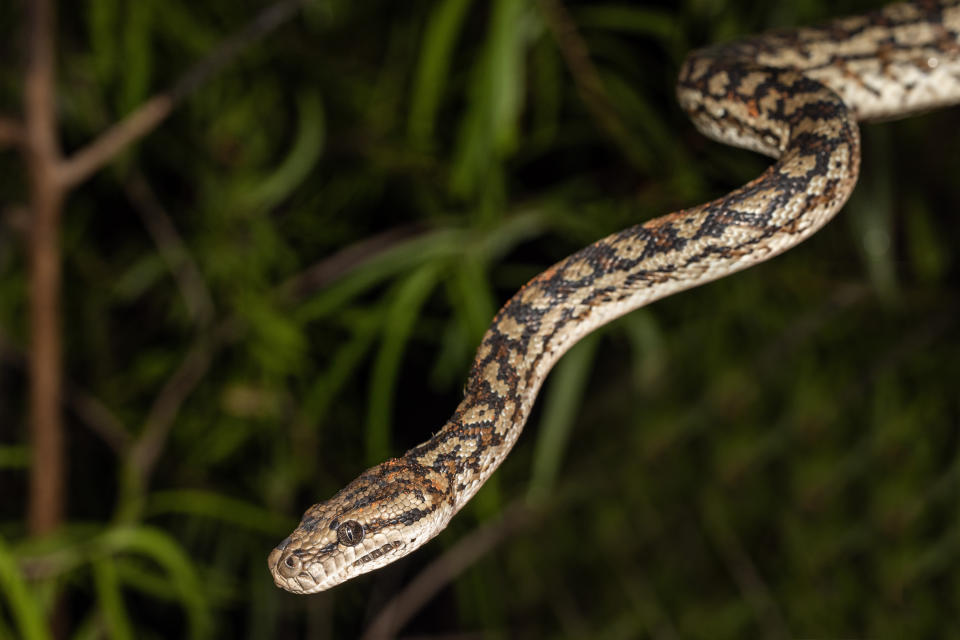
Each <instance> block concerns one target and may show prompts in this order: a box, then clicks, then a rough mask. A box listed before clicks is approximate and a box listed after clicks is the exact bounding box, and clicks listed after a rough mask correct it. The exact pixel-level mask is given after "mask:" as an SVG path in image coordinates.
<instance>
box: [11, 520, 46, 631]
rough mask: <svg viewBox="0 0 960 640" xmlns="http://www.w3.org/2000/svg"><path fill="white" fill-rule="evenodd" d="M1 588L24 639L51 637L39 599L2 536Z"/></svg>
mask: <svg viewBox="0 0 960 640" xmlns="http://www.w3.org/2000/svg"><path fill="white" fill-rule="evenodd" d="M0 589H2V594H3V596H4V599H5V600H6V603H7V607H9V610H10V613H11V614H12V616H13V618H14V622H15V623H16V626H17V629H19V630H20V635H21V637H22V638H23V639H24V640H43V639H44V638H49V637H50V635H49V634H48V633H47V629H46V624H45V623H44V612H43V611H42V610H41V609H40V608H39V607H38V605H37V600H36V599H34V598H33V597H32V596H31V595H30V591H29V589H28V588H27V583H26V580H25V579H24V577H23V575H21V573H20V569H19V567H17V562H16V560H15V559H14V556H13V555H12V554H11V553H10V549H9V547H7V545H6V542H5V541H4V539H3V538H2V537H0Z"/></svg>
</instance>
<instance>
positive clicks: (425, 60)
mask: <svg viewBox="0 0 960 640" xmlns="http://www.w3.org/2000/svg"><path fill="white" fill-rule="evenodd" d="M59 5H60V6H59V7H58V11H59V16H58V19H57V25H56V29H55V37H56V46H57V73H58V77H57V81H56V91H57V95H56V114H57V118H58V131H59V133H60V136H61V140H62V145H63V147H64V150H65V152H66V153H70V152H71V151H74V150H76V149H78V148H81V147H83V145H85V144H86V143H87V142H88V141H90V140H91V139H93V138H95V137H96V136H97V134H98V133H100V132H101V131H103V130H104V129H105V128H107V127H108V126H109V125H110V124H111V123H113V122H115V121H117V120H118V119H120V118H121V117H123V116H124V115H126V114H128V113H130V112H132V111H133V110H134V109H135V108H136V107H137V106H138V105H140V104H141V103H143V101H144V100H146V99H148V98H149V97H150V96H151V95H153V94H155V93H156V92H158V91H162V90H164V89H166V88H167V87H169V86H171V85H173V84H174V83H176V81H177V79H178V78H180V77H181V76H182V74H184V73H186V72H187V71H188V70H189V69H190V68H191V67H193V66H194V65H195V64H197V63H198V62H199V61H200V60H202V59H204V57H205V56H207V55H209V54H210V52H211V51H214V50H216V49H217V47H218V46H220V45H221V44H222V42H223V41H224V38H226V37H227V36H228V35H229V34H231V33H235V32H236V31H238V30H239V29H241V28H242V27H243V25H244V24H246V23H247V22H248V21H249V20H251V18H252V17H253V16H254V14H256V13H257V12H258V11H260V9H261V8H262V7H264V6H267V5H266V4H261V3H257V2H252V1H238V0H208V1H205V2H202V3H196V2H187V1H186V0H136V1H133V0H127V1H125V0H91V1H89V2H84V3H66V2H61V3H59ZM876 6H878V3H871V2H855V1H852V0H851V1H842V2H826V0H804V1H798V2H791V3H769V2H759V1H757V2H739V3H728V2H721V1H719V0H688V1H686V2H681V3H667V2H649V3H629V2H625V1H621V2H617V1H615V0H610V1H609V2H602V3H590V2H569V3H563V4H560V3H559V2H557V1H556V0H551V1H548V2H531V1H526V0H493V1H491V2H477V1H474V2H470V1H469V0H442V1H439V2H425V1H409V2H396V1H393V0H376V1H374V0H365V1H363V2H350V1H348V0H327V1H321V0H316V1H314V2H309V3H307V4H306V5H305V7H304V8H303V10H302V11H300V12H299V13H297V14H296V15H295V16H294V17H293V18H292V19H291V20H289V21H286V22H284V23H283V24H281V25H279V26H278V27H277V28H276V29H275V30H273V31H271V32H270V33H269V34H267V35H266V37H265V38H263V39H262V40H260V41H258V42H255V43H252V44H249V46H245V47H244V49H243V52H242V54H241V55H240V56H239V57H238V58H236V59H235V60H233V61H231V62H230V63H229V64H228V65H227V66H226V67H225V69H224V70H223V72H222V73H219V74H217V75H215V76H214V77H212V78H211V79H209V80H207V81H205V82H203V83H202V85H201V86H200V87H199V88H198V90H197V91H196V92H194V93H192V94H191V95H190V96H189V97H187V98H186V100H185V101H184V102H183V103H182V104H180V105H179V106H178V107H177V108H176V109H175V110H174V112H173V113H172V115H171V116H170V118H169V119H167V120H166V121H164V122H163V123H161V124H160V126H159V127H157V128H156V129H155V130H153V131H152V132H150V133H149V134H148V135H146V136H145V137H143V138H142V139H141V140H139V141H138V142H137V143H135V144H134V145H132V146H129V147H127V148H126V149H124V151H123V152H122V153H120V154H119V155H116V157H114V158H113V160H112V161H111V162H110V163H109V165H108V166H106V167H105V168H103V169H102V170H100V171H99V172H98V173H96V174H95V175H94V176H93V177H92V178H91V179H90V180H89V181H87V182H86V183H84V184H82V185H80V186H78V187H77V188H76V189H75V190H74V191H73V192H72V193H70V195H69V198H68V200H67V201H66V204H65V208H64V218H63V223H62V229H61V238H62V246H63V249H62V262H61V264H62V270H63V277H64V290H63V293H62V296H61V301H62V310H61V318H62V320H61V322H62V336H63V341H64V375H65V380H66V382H65V385H66V392H65V398H64V405H63V411H64V415H65V420H66V432H67V439H68V440H67V454H68V461H69V462H68V474H69V475H68V478H69V481H68V484H67V507H66V509H67V511H66V521H65V522H64V523H63V525H62V526H61V527H60V528H59V530H58V531H57V532H56V533H54V534H52V535H49V536H45V537H40V538H38V537H31V536H30V535H29V533H28V529H27V525H26V521H25V514H26V513H27V510H28V500H27V495H28V484H29V474H28V467H29V464H30V459H31V458H30V455H29V442H30V438H29V427H28V419H27V413H28V412H27V402H26V390H27V388H28V375H27V370H26V368H25V364H24V358H25V353H26V352H27V349H28V346H27V345H28V337H29V335H30V331H31V327H30V322H29V314H28V309H27V294H28V279H27V272H28V261H27V243H26V241H25V233H26V232H25V229H26V228H27V226H28V225H29V224H30V213H29V205H30V203H29V197H30V196H29V193H28V190H27V185H26V177H25V175H26V174H25V169H24V162H23V158H22V156H21V155H20V154H18V153H17V151H16V148H15V145H11V146H9V147H7V148H5V149H4V150H3V151H2V152H0V194H2V196H0V198H2V202H0V204H2V210H0V541H2V544H0V637H5V636H14V637H16V636H19V635H21V634H23V633H27V632H26V631H24V629H25V628H27V627H24V626H21V625H22V624H24V623H23V622H22V621H23V620H25V619H30V618H31V616H33V617H34V618H37V616H39V617H41V618H43V619H48V618H52V619H53V620H54V627H55V628H56V629H58V631H57V634H58V635H59V636H60V637H75V638H96V637H114V638H125V637H127V638H134V637H135V638H160V637H171V638H172V637H186V636H192V637H224V638H245V637H249V638H274V637H290V638H300V637H303V638H327V637H333V638H350V637H358V636H360V635H361V634H362V633H363V631H364V630H365V629H367V628H368V627H369V625H371V624H372V623H373V622H374V619H375V618H376V617H377V615H378V613H379V612H381V611H382V610H383V609H384V607H385V606H387V605H388V603H390V602H391V601H392V600H393V599H394V598H395V597H397V596H398V594H403V593H407V594H409V589H411V588H413V589H416V588H418V587H417V586H416V584H414V583H412V581H413V580H414V578H415V577H416V576H417V575H418V574H419V573H420V572H421V571H422V570H423V569H424V568H426V567H428V566H429V565H431V563H432V562H434V561H436V560H438V559H442V558H444V557H450V554H453V556H454V557H455V558H462V557H463V554H464V553H469V552H470V550H471V548H473V549H474V550H476V549H479V550H480V551H483V553H481V554H480V557H479V559H477V560H476V561H475V562H468V563H467V564H468V566H467V568H466V569H465V570H464V571H463V572H462V573H461V574H460V575H458V576H456V577H455V578H453V579H451V580H449V581H447V580H443V581H441V583H442V584H441V585H440V588H439V591H438V592H437V593H436V595H435V596H433V597H427V598H425V599H426V600H427V601H426V603H425V604H424V605H423V606H422V607H420V608H419V609H418V611H417V612H416V613H414V615H413V617H412V619H411V620H410V621H409V622H408V623H406V624H404V625H402V628H401V629H400V630H399V631H398V632H399V633H400V635H401V636H403V637H409V638H414V637H416V638H539V637H563V638H567V637H569V638H584V637H590V638H641V637H642V638H648V637H649V638H657V639H671V638H704V639H711V640H717V639H722V638H788V637H798V638H803V637H806V638H839V637H848V638H850V637H871V638H940V637H947V636H949V635H950V631H951V630H952V631H953V632H954V633H956V632H957V627H956V624H957V622H956V611H958V610H960V578H958V575H960V574H958V572H957V571H956V567H957V562H958V556H960V526H958V516H960V513H958V504H960V500H958V498H960V495H958V494H960V491H958V488H960V439H958V425H960V394H958V393H957V381H958V379H960V324H958V312H960V308H958V306H957V302H958V295H957V287H958V279H960V265H958V262H957V259H956V257H955V255H956V247H957V246H958V245H960V218H958V216H957V212H958V210H960V180H958V176H960V151H958V149H960V147H958V145H960V133H958V130H960V127H958V125H960V113H958V110H956V109H954V110H946V111H942V112H938V113H933V114H929V115H925V116H921V117H915V118H911V119H909V120H905V121H901V122H895V123H884V124H874V125H866V126H864V127H863V138H864V158H863V170H862V179H861V182H860V185H859V186H858V188H857V191H856V193H855V194H854V196H853V198H852V199H851V201H850V203H849V204H848V206H847V207H846V208H845V209H844V211H843V212H842V213H841V214H840V215H839V216H838V218H837V220H836V221H834V222H833V223H831V224H830V225H829V226H828V227H827V228H826V229H824V230H823V231H822V232H820V233H819V234H818V235H816V236H814V237H813V238H812V239H811V240H809V241H808V242H806V243H805V244H803V245H801V246H799V247H798V248H796V249H794V250H792V251H790V252H789V253H788V254H786V255H784V256H782V257H779V258H777V259H775V260H773V261H772V262H770V263H767V264H764V265H761V266H759V267H757V268H754V269H751V270H749V271H747V272H744V273H742V274H739V275H736V276H733V277H730V278H728V279H724V280H722V281H719V282H716V283H713V284H710V285H708V286H705V287H702V288H700V289H697V290H694V291H691V292H687V293H684V294H682V295H679V296H676V297H673V298H670V299H668V300H665V301H662V302H658V303H657V304H656V305H654V306H652V307H650V308H648V309H643V310H640V311H637V312H634V313H633V314H630V315H629V316H627V317H625V318H623V319H622V320H620V321H617V322H615V323H613V325H611V326H609V327H606V328H604V329H603V330H601V331H599V332H598V334H597V337H596V338H591V339H588V340H587V341H586V342H585V343H584V344H583V346H580V347H578V348H577V349H575V350H574V351H573V352H572V353H571V354H569V356H568V357H566V358H564V360H563V361H561V363H560V365H559V366H558V371H555V372H554V374H553V375H552V376H551V378H550V379H549V380H548V382H547V385H546V386H545V389H544V391H543V393H542V396H541V398H540V400H539V402H538V407H537V409H536V410H535V412H534V414H533V417H532V418H531V420H530V425H529V427H528V429H527V433H525V434H524V435H523V437H522V438H521V439H520V442H519V444H518V445H517V447H516V449H515V451H514V453H513V454H512V455H511V456H510V457H509V459H508V460H507V462H506V463H505V464H504V465H503V467H502V469H501V470H500V471H498V473H497V474H496V475H495V476H494V477H493V479H492V480H491V481H490V482H489V483H488V484H487V485H486V486H485V487H484V489H483V490H482V491H481V493H480V494H478V496H477V497H476V498H475V499H474V501H473V502H472V503H471V504H470V505H468V507H467V508H466V509H464V511H463V512H462V513H461V514H460V515H459V516H457V518H455V519H454V521H453V522H452V524H451V525H450V527H449V528H448V529H447V530H446V531H445V532H444V533H443V534H442V535H441V536H439V538H438V539H437V540H435V541H434V542H432V543H431V544H429V545H428V546H427V547H425V548H424V549H423V550H421V551H420V552H418V553H416V554H414V555H413V556H411V557H408V558H407V559H404V560H402V561H400V562H398V563H396V564H395V565H391V566H390V567H388V568H386V569H384V570H381V571H379V572H376V573H374V574H369V575H367V576H364V577H362V578H360V579H357V580H355V581H353V582H350V583H347V584H345V585H342V586H340V587H337V588H336V589H334V590H332V591H330V592H326V593H323V594H320V595H315V596H305V597H304V596H293V595H290V594H287V593H285V592H282V591H280V590H278V589H277V588H276V587H274V585H273V583H272V580H271V578H270V576H269V574H268V572H267V569H266V562H265V561H266V556H267V553H268V552H269V551H270V549H271V548H272V547H273V546H274V545H275V544H276V543H277V542H279V541H280V540H281V539H282V538H283V537H284V536H285V535H287V533H289V531H290V530H292V528H293V527H294V526H295V525H296V522H297V521H298V520H299V517H300V514H301V513H302V511H303V510H304V509H305V508H306V507H307V506H309V505H310V504H311V503H313V502H316V501H318V500H320V499H325V498H327V497H329V496H330V495H332V494H333V493H334V492H335V491H336V490H337V489H339V488H340V487H341V486H343V485H344V484H345V483H346V482H348V481H349V480H351V479H352V478H353V477H355V476H356V475H357V474H358V473H359V472H360V471H362V470H363V469H364V468H365V467H367V466H369V465H371V464H374V463H377V462H380V461H382V460H383V459H385V458H387V457H388V456H390V455H397V454H400V453H402V452H403V451H405V450H406V449H407V448H409V447H411V446H413V445H415V444H417V443H419V442H420V441H422V440H424V439H426V438H427V437H428V436H429V435H430V434H431V433H432V432H433V431H434V430H436V429H437V428H438V427H439V426H440V425H441V424H442V423H443V421H444V420H445V419H446V418H447V417H448V415H449V413H450V412H451V411H452V410H453V408H454V407H455V406H456V404H457V402H458V400H459V397H460V393H461V385H462V383H463V380H464V378H465V374H466V371H467V370H468V367H469V364H470V361H471V358H472V355H473V350H474V349H475V347H476V345H477V343H478V341H479V339H480V336H481V335H482V333H483V331H484V329H485V327H486V326H487V324H488V323H489V321H490V318H491V317H492V315H493V313H494V312H495V310H496V308H497V307H498V306H499V305H500V304H501V303H502V302H504V301H505V300H506V299H507V298H508V297H509V296H510V295H511V294H512V293H513V292H514V291H515V290H516V289H517V288H519V286H520V285H522V284H523V283H524V282H525V281H526V280H527V279H529V278H530V277H532V276H533V275H535V274H536V273H538V272H539V271H541V270H542V269H544V268H546V267H547V266H548V265H550V264H551V263H553V262H555V261H556V260H558V259H560V258H562V257H564V256H565V255H568V254H569V253H571V252H573V251H574V250H576V249H577V248H579V247H581V246H583V245H585V244H587V243H589V242H592V241H594V240H596V239H598V238H600V237H602V236H604V235H606V234H608V233H612V232H613V231H616V230H618V229H620V228H623V227H625V226H627V225H630V224H634V223H636V222H638V221H642V220H646V219H649V218H651V217H654V216H657V215H661V214H664V213H667V212H669V211H673V210H676V209H678V208H682V207H685V206H690V205H692V204H696V203H700V202H703V201H706V200H708V199H711V198H714V197H717V196H719V195H722V194H723V193H725V192H727V191H729V190H730V189H732V188H733V187H735V186H737V185H740V184H743V183H745V182H746V181H748V180H750V179H751V178H753V177H755V176H756V175H758V174H759V173H760V172H761V171H762V170H763V168H764V167H765V166H766V164H767V161H766V160H765V159H763V158H761V157H758V156H756V155H753V154H750V153H748V152H744V151H739V150H734V149H730V148H727V147H724V146H722V145H718V144H715V143H713V142H710V141H708V140H706V139H704V138H703V137H702V136H700V135H699V134H698V133H697V132H696V131H695V130H694V128H693V126H692V125H691V124H690V123H689V122H688V121H687V120H686V119H685V118H684V116H683V114H682V113H681V112H680V110H679V108H678V107H677V106H676V104H675V101H674V98H673V80H674V77H675V74H676V72H677V69H678V67H679V64H680V62H681V61H682V59H683V56H684V55H685V53H686V52H688V51H689V50H691V49H692V48H695V47H697V46H702V45H705V44H708V43H715V42H719V41H724V40H728V39H732V38H735V37H737V36H741V35H745V34H751V33H755V32H758V31H761V30H763V29H766V28H770V27H783V26H791V25H801V24H810V23H813V22H816V21H818V20H823V19H825V18H830V17H835V16H838V15H844V14H848V13H856V12H859V11H862V10H865V9H867V8H872V7H876ZM24 22H25V16H24V10H23V5H22V4H19V3H3V6H2V8H0V42H2V43H3V44H0V54H2V60H3V61H4V64H3V65H2V68H0V109H2V111H3V112H5V113H8V114H11V115H15V114H19V113H21V111H22V106H21V105H22V97H21V96H22V92H23V79H22V76H23V72H22V64H23V59H24V56H23V53H22V52H23V50H24V47H25V46H26V42H27V40H28V36H27V34H26V33H25V31H24V28H23V25H24ZM582 45H585V48H583V47H582ZM148 432H152V433H155V434H156V433H159V434H161V435H162V437H161V438H160V440H159V441H158V443H157V446H156V447H155V448H154V453H155V454H156V456H157V463H156V465H155V467H152V468H151V469H149V471H148V472H147V473H145V474H144V473H139V472H140V471H142V469H143V467H142V464H141V462H142V460H140V459H139V458H137V457H136V455H134V454H133V453H132V452H133V451H137V450H140V449H137V446H136V443H137V442H140V441H142V438H143V434H144V433H148ZM528 496H529V497H531V498H532V502H531V503H530V504H531V505H533V506H530V507H522V506H521V505H522V504H523V503H524V500H525V499H526V498H527V497H528ZM503 513H506V514H507V516H506V518H504V517H502V515H501V514H503ZM484 526H486V529H482V531H484V532H486V533H487V534H490V535H491V536H492V537H493V538H496V539H497V540H498V542H497V544H492V545H489V546H488V547H487V546H484V544H485V543H486V542H487V541H488V540H487V539H486V538H482V536H481V538H480V539H478V538H477V537H476V534H475V533H472V532H474V531H475V530H477V529H478V528H479V527H484ZM472 535H473V537H471V536H472ZM478 540H479V541H478ZM464 541H466V542H464ZM458 543H459V545H458ZM477 545H480V546H479V547H478V546H477ZM465 550H466V551H465ZM411 584H414V586H413V587H410V585H411ZM405 590H407V591H406V592H405ZM387 628H390V627H389V626H388V627H387ZM39 633H41V635H35V636H33V637H44V636H43V635H42V632H39Z"/></svg>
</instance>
